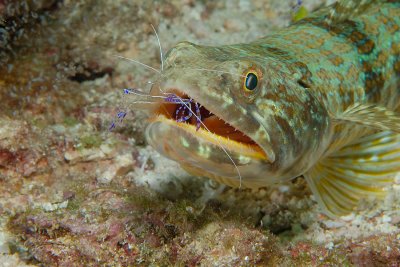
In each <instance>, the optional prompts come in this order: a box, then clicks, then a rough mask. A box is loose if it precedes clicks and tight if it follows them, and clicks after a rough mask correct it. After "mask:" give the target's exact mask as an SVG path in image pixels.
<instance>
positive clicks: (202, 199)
mask: <svg viewBox="0 0 400 267" xmlns="http://www.w3.org/2000/svg"><path fill="white" fill-rule="evenodd" d="M295 2H296V1H278V0H263V1H262V0H251V1H242V0H233V1H195V0H184V1H177V0H176V1H175V0H171V1H145V0H142V1H140V0H135V1H123V0H117V1H111V0H100V1H91V0H79V1H68V0H65V1H55V0H53V1H44V0H42V1H39V0H35V1H33V0H32V1H28V0H27V1H21V0H18V1H0V16H1V18H2V19H1V20H0V21H1V22H0V64H1V65H0V103H1V112H0V266H137V265H142V266H149V265H153V266H159V265H160V266H170V265H175V266H195V265H202V266H235V265H236V266H255V265H258V266H266V265H271V266H276V265H281V266H310V265H311V266H320V265H325V266H330V265H336V266H341V265H360V266H372V265H377V266H397V265H398V263H399V262H400V251H399V248H400V246H399V245H400V244H399V242H400V232H399V229H398V226H399V223H400V212H399V207H400V201H399V196H400V193H399V186H398V185H397V184H396V185H394V186H393V189H392V190H391V191H390V193H389V195H388V197H387V198H386V200H385V202H384V203H366V205H367V206H368V208H367V209H366V210H365V211H362V212H359V213H355V214H352V215H349V216H347V217H345V218H339V219H336V220H332V219H330V218H327V217H325V216H323V215H321V214H320V213H319V210H318V207H317V205H316V204H315V202H314V200H313V197H312V195H311V193H310V191H309V190H308V188H307V185H306V183H305V181H304V180H303V179H302V178H301V177H300V178H297V179H295V180H294V181H292V182H290V183H287V184H282V185H279V186H277V187H274V188H263V189H260V190H258V191H250V190H238V189H236V190H234V189H230V188H226V187H224V186H221V185H218V184H215V183H213V182H210V181H207V180H205V179H201V178H196V177H191V176H190V175H188V174H186V173H185V172H184V171H183V170H182V169H180V167H179V166H178V165H177V164H176V163H174V162H171V161H169V160H167V159H165V158H163V157H162V156H160V155H159V154H158V153H157V152H155V151H154V150H153V149H152V148H150V147H148V146H147V145H146V142H145V140H144V138H143V131H144V127H145V126H146V113H145V112H144V109H145V107H143V106H141V107H138V106H131V105H129V101H130V99H129V98H127V97H126V96H124V95H123V94H122V91H121V89H122V88H125V87H141V88H146V86H147V81H151V80H152V79H154V78H155V75H154V73H153V72H151V71H149V70H148V69H145V68H141V67H139V66H137V65H135V64H132V63H130V62H128V61H125V60H122V59H120V58H117V57H115V55H120V56H124V57H128V58H135V59H137V60H140V61H141V62H143V63H146V64H149V65H151V66H153V67H155V68H158V66H159V64H160V63H159V50H158V46H157V41H156V39H155V36H154V33H153V30H152V28H151V24H153V25H155V26H156V28H157V29H158V33H159V35H160V39H161V42H162V46H163V48H164V49H165V50H166V49H168V48H170V47H171V46H173V45H174V44H175V43H177V42H178V41H183V40H188V41H192V42H195V43H201V44H214V45H218V44H226V43H235V42H246V41H250V40H253V39H255V38H257V37H260V36H263V35H266V34H268V33H269V32H270V31H271V30H273V29H275V28H278V27H283V26H285V25H287V24H288V23H289V21H290V18H291V17H292V15H293V14H292V12H293V11H292V10H293V9H292V6H293V4H294V3H295ZM303 2H304V4H305V5H306V7H307V8H308V9H309V10H312V9H313V8H315V7H317V6H318V5H323V4H325V3H326V1H323V0H314V1H303ZM330 2H332V1H330ZM126 110H129V112H128V115H127V116H126V118H125V119H124V120H123V122H121V123H119V122H118V121H115V119H116V114H117V113H118V112H119V111H126ZM113 120H114V121H115V122H116V127H115V129H113V130H112V131H109V128H110V125H111V123H112V122H113ZM368 264H372V265H368Z"/></svg>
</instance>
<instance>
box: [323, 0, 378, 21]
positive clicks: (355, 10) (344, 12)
mask: <svg viewBox="0 0 400 267" xmlns="http://www.w3.org/2000/svg"><path fill="white" fill-rule="evenodd" d="M374 1H375V2H376V0H339V1H337V2H336V3H334V4H333V5H332V9H331V12H330V14H329V16H328V22H329V23H330V24H331V23H340V22H342V21H345V20H347V19H349V18H351V17H353V16H356V15H358V14H361V13H362V12H364V11H365V9H367V8H368V6H369V5H370V4H371V3H373V2H374Z"/></svg>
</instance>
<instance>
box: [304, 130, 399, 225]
mask: <svg viewBox="0 0 400 267" xmlns="http://www.w3.org/2000/svg"><path fill="white" fill-rule="evenodd" d="M399 172H400V134H398V133H393V132H389V131H386V132H379V133H376V134H372V135H368V136H365V137H363V138H361V139H358V140H357V141H355V142H353V143H351V144H349V145H347V146H345V147H344V148H342V149H340V150H339V151H337V152H335V153H333V154H332V155H329V156H328V157H326V158H324V159H322V160H321V161H320V162H318V163H317V164H316V165H315V166H314V167H313V168H312V169H311V170H309V171H308V172H307V173H306V174H304V177H305V178H306V180H307V182H308V183H309V185H310V187H311V190H312V192H313V193H314V195H315V196H316V199H317V201H318V203H319V204H320V206H321V207H322V209H323V212H324V213H326V214H327V215H328V216H331V217H335V216H342V215H346V214H348V213H350V212H351V211H353V210H354V209H355V208H356V207H357V206H358V205H359V202H360V200H362V199H368V198H370V197H374V198H382V197H384V196H385V194H386V187H387V186H388V185H390V184H392V183H393V181H394V179H395V176H396V173H399Z"/></svg>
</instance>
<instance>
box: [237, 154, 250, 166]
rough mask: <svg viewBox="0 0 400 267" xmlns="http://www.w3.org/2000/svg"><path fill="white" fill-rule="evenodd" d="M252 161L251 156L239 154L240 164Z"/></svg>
mask: <svg viewBox="0 0 400 267" xmlns="http://www.w3.org/2000/svg"><path fill="white" fill-rule="evenodd" d="M250 162H251V158H249V157H246V156H243V155H240V156H239V164H243V165H245V164H250Z"/></svg>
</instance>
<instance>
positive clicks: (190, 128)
mask: <svg viewBox="0 0 400 267" xmlns="http://www.w3.org/2000/svg"><path fill="white" fill-rule="evenodd" d="M150 122H151V123H157V122H158V123H162V124H165V125H168V126H172V127H177V128H179V129H181V130H183V131H184V132H185V133H187V134H188V135H190V136H191V137H192V138H193V137H194V138H197V139H200V140H202V141H206V142H208V143H211V144H213V145H215V146H218V147H221V149H222V148H223V149H225V150H226V151H227V152H228V153H234V154H238V155H242V156H245V157H250V158H253V159H256V160H268V158H267V155H266V154H265V152H264V151H263V150H262V149H261V148H260V147H259V146H258V145H255V144H248V143H242V142H239V141H236V140H232V139H229V138H227V137H224V136H223V135H218V134H215V133H213V132H212V131H210V130H209V129H205V128H203V127H201V128H198V127H196V125H193V124H190V123H186V122H177V121H176V120H174V119H170V118H167V117H166V116H165V115H163V114H160V115H157V116H155V117H153V118H152V119H150ZM170 138H173V137H172V136H171V137H170Z"/></svg>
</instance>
